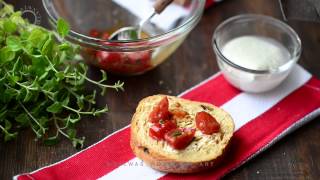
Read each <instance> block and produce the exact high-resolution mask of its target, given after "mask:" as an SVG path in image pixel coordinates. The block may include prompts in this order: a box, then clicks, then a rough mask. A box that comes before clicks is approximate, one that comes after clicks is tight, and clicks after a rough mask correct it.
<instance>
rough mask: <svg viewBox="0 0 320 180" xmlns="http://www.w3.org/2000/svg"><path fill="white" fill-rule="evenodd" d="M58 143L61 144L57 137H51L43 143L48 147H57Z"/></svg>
mask: <svg viewBox="0 0 320 180" xmlns="http://www.w3.org/2000/svg"><path fill="white" fill-rule="evenodd" d="M58 142H59V139H58V137H57V136H53V137H49V138H48V139H45V140H44V141H43V143H44V144H45V145H48V146H53V145H56V144H58Z"/></svg>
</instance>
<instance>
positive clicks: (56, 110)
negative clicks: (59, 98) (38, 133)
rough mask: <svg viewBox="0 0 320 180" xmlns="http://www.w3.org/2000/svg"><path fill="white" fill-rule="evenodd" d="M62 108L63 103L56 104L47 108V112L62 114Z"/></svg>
mask: <svg viewBox="0 0 320 180" xmlns="http://www.w3.org/2000/svg"><path fill="white" fill-rule="evenodd" d="M62 108H63V107H62V105H61V103H59V102H55V103H53V104H52V105H51V106H49V107H48V108H47V111H48V112H51V113H55V114H56V113H60V112H61V111H62Z"/></svg>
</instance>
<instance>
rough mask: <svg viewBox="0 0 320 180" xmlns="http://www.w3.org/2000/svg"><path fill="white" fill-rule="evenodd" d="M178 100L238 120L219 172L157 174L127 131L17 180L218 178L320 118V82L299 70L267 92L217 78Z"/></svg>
mask: <svg viewBox="0 0 320 180" xmlns="http://www.w3.org/2000/svg"><path fill="white" fill-rule="evenodd" d="M180 96H181V97H183V98H186V99H191V100H196V101H202V102H208V103H212V104H214V105H217V106H220V107H222V108H223V109H225V110H226V111H228V112H229V113H230V114H231V116H232V117H233V118H234V121H235V124H236V131H235V134H234V137H233V140H232V141H231V146H230V151H229V153H228V155H227V156H226V159H225V161H224V162H223V163H222V164H221V166H219V167H218V168H216V169H212V170H209V171H206V172H202V173H197V174H189V175H183V176H182V175H179V174H166V173H162V172H158V171H156V170H153V169H151V168H150V167H148V166H147V165H145V164H144V163H143V162H142V161H141V160H140V159H138V158H136V157H135V156H134V154H133V153H132V151H131V149H130V145H129V136H130V127H129V126H127V127H125V128H123V129H121V130H119V131H117V132H115V133H113V134H111V135H109V136H107V137H106V138H104V139H103V140H101V141H100V142H98V143H96V144H94V145H92V146H90V147H88V148H87V149H85V150H83V151H81V152H79V153H77V154H75V155H73V156H71V157H69V158H67V159H65V160H62V161H60V162H57V163H55V164H53V165H50V166H46V167H43V168H40V169H38V170H36V171H33V172H30V173H25V174H21V175H17V176H15V177H14V179H18V180H25V179H46V180H50V179H73V180H78V179H79V180H80V179H81V180H83V179H111V180H116V179H181V178H183V179H200V178H201V179H202V178H210V179H218V178H220V177H222V176H224V175H225V174H227V173H228V172H230V171H232V170H234V169H235V168H237V167H239V166H240V165H242V164H243V163H245V162H246V161H248V160H249V159H251V158H253V157H254V156H256V155H257V154H259V153H260V152H262V151H264V150H265V149H266V148H268V147H270V146H271V145H273V144H274V143H275V142H277V141H278V140H279V139H281V138H282V137H283V136H285V135H287V134H288V133H289V132H292V131H293V130H295V129H297V128H298V127H300V126H302V125H303V124H305V123H307V122H309V121H310V120H311V119H312V118H314V117H315V116H317V115H319V114H320V81H319V80H317V79H316V78H314V77H312V76H311V75H310V74H309V73H308V72H307V71H306V70H304V69H303V68H301V67H300V66H298V65H297V66H296V67H295V68H294V70H293V72H292V73H291V74H290V75H289V77H288V79H286V81H285V82H284V83H282V84H281V85H280V86H279V87H277V88H276V89H274V90H272V91H270V92H267V93H263V94H248V93H245V92H241V91H239V90H237V89H235V88H233V87H232V86H231V85H229V84H228V83H227V82H226V80H225V79H224V77H223V76H222V75H221V73H218V74H216V75H213V76H212V77H210V78H208V79H207V80H205V81H203V82H202V83H200V84H199V85H197V86H195V87H193V88H191V89H189V90H187V91H186V92H184V93H182V94H181V95H180Z"/></svg>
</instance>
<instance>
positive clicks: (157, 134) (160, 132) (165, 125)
mask: <svg viewBox="0 0 320 180" xmlns="http://www.w3.org/2000/svg"><path fill="white" fill-rule="evenodd" d="M175 128H177V125H176V123H174V122H173V121H172V120H165V121H163V120H160V121H159V122H158V123H155V124H153V125H152V126H151V128H150V130H149V135H150V137H152V138H153V139H155V140H163V139H164V135H165V133H167V132H169V131H170V130H172V129H175Z"/></svg>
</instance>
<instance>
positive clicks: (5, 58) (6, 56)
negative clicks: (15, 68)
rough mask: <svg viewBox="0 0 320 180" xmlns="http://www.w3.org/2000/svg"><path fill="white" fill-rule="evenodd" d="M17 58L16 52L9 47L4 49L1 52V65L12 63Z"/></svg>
mask: <svg viewBox="0 0 320 180" xmlns="http://www.w3.org/2000/svg"><path fill="white" fill-rule="evenodd" d="M14 58H15V52H14V51H12V50H11V48H9V47H3V48H2V49H1V50H0V63H1V64H2V63H5V62H9V61H12V60H13V59H14Z"/></svg>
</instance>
